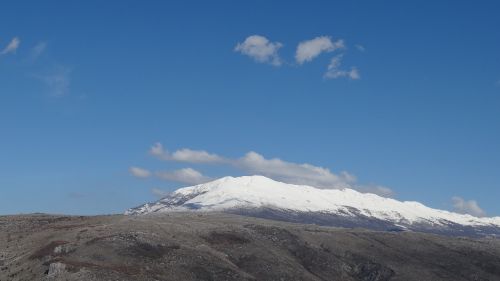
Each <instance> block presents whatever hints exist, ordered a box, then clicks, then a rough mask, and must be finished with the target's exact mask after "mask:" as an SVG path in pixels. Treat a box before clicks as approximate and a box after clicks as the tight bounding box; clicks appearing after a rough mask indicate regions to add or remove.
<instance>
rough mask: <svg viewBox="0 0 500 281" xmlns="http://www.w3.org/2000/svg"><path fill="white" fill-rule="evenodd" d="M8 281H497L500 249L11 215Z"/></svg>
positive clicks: (457, 240)
mask: <svg viewBox="0 0 500 281" xmlns="http://www.w3.org/2000/svg"><path fill="white" fill-rule="evenodd" d="M381 228H382V229H385V226H383V227H381ZM0 280H2V281H3V280H6V281H7V280H8V281H11V280H70V281H71V280H86V281H87V280H89V281H92V280H120V281H121V280H124V281H127V280H136V281H141V280H162V281H163V280H164V281H166V280H217V281H219V280H286V281H288V280H297V281H298V280H316V281H317V280H347V281H355V280H363V281H385V280H391V281H398V280H400V281H403V280H404V281H412V280H419V281H420V280H433V281H434V280H453V281H465V280H482V281H483V280H490V281H495V280H500V241H499V240H498V239H496V238H482V239H473V238H463V237H449V236H440V235H434V234H424V233H415V232H409V231H405V232H398V231H368V230H362V229H344V228H332V227H320V226H315V225H303V224H293V223H285V222H279V221H270V220H264V219H257V218H250V217H244V216H238V215H230V214H216V213H212V214H195V213H183V214H181V213H179V214H162V215H150V216H98V217H61V216H47V215H31V216H8V217H0Z"/></svg>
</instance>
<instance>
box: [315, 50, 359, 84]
mask: <svg viewBox="0 0 500 281" xmlns="http://www.w3.org/2000/svg"><path fill="white" fill-rule="evenodd" d="M342 58H343V54H340V55H336V56H334V57H333V58H332V59H331V60H330V64H329V65H328V68H327V71H326V73H325V75H324V77H325V78H327V79H337V78H342V77H346V78H349V79H351V80H357V79H360V78H361V76H360V74H359V71H358V69H357V68H356V67H351V69H350V70H343V69H340V66H341V65H342Z"/></svg>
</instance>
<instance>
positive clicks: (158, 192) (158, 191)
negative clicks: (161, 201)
mask: <svg viewBox="0 0 500 281" xmlns="http://www.w3.org/2000/svg"><path fill="white" fill-rule="evenodd" d="M151 193H153V195H155V196H156V197H159V198H164V197H166V196H167V195H169V194H170V192H168V191H165V190H162V189H158V188H152V189H151Z"/></svg>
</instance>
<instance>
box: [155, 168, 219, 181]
mask: <svg viewBox="0 0 500 281" xmlns="http://www.w3.org/2000/svg"><path fill="white" fill-rule="evenodd" d="M156 176H157V177H159V178H161V179H163V180H167V181H175V182H180V183H187V184H200V183H205V182H209V181H211V180H212V178H210V177H206V176H204V175H202V174H201V173H200V172H198V171H196V170H195V169H192V168H184V169H180V170H175V171H163V172H157V173H156Z"/></svg>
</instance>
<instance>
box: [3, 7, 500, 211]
mask: <svg viewBox="0 0 500 281" xmlns="http://www.w3.org/2000/svg"><path fill="white" fill-rule="evenodd" d="M404 2H405V3H401V1H313V2H311V1H307V2H306V1H303V2H299V1H294V2H292V1H287V3H285V2H278V1H276V3H275V4H272V3H270V1H251V2H250V1H247V2H244V3H243V2H241V1H239V2H238V3H236V1H216V2H211V3H208V1H178V2H177V3H175V2H174V1H148V2H147V3H144V2H143V1H120V2H119V3H118V2H116V1H115V2H112V1H107V3H104V2H103V1H72V2H71V4H70V3H67V1H66V2H65V1H43V2H41V1H15V2H12V1H11V2H9V3H4V4H3V5H2V9H0V26H2V28H1V30H0V53H1V54H0V129H1V131H0V214H13V213H20V212H23V213H28V212H50V213H68V214H100V213H117V212H122V211H123V210H125V209H126V208H128V207H132V206H136V205H139V204H141V203H144V202H146V201H152V200H155V199H156V198H157V197H156V195H155V193H158V192H159V191H158V190H161V191H169V190H173V189H175V188H176V187H180V186H185V185H188V183H191V182H198V181H204V180H208V179H211V178H216V177H220V176H225V175H235V176H237V175H245V174H254V173H260V174H266V173H267V175H268V176H271V177H274V178H277V179H281V180H284V181H291V182H303V181H307V180H311V184H318V185H321V187H325V186H327V185H328V184H330V183H331V184H332V186H340V185H344V184H345V185H349V186H352V187H353V188H357V189H359V190H365V191H366V190H385V191H388V190H390V191H391V192H392V194H391V196H394V197H395V198H397V199H400V200H416V201H420V202H422V203H424V204H426V205H429V206H431V207H435V208H442V209H449V210H453V209H454V208H455V209H456V210H457V211H462V212H476V213H477V212H485V213H486V214H487V215H500V204H498V198H500V176H499V175H500V171H499V169H500V147H499V144H500V52H499V50H500V32H499V31H498V27H499V26H500V17H498V14H499V13H500V4H499V3H498V1H475V2H472V1H439V3H436V1H413V2H411V1H404ZM254 35H258V36H260V37H250V36H254ZM249 37H250V39H249ZM246 40H249V41H246ZM252 40H253V41H252ZM265 40H267V41H265ZM300 43H304V44H308V45H302V46H303V47H304V46H305V47H304V48H302V49H301V51H299V52H298V49H300V48H298V46H299V44H300ZM238 44H239V45H238ZM238 46H240V47H238ZM298 53H300V54H298ZM329 66H330V72H328V67H329ZM353 71H354V72H353ZM327 73H329V74H327ZM158 143H161V146H160V145H159V144H158ZM151 148H153V151H151ZM155 148H156V150H154V149H155ZM160 148H161V149H160ZM182 149H185V150H182ZM176 151H177V152H176ZM152 152H153V153H152ZM154 152H156V153H154ZM249 152H250V153H249ZM272 159H274V160H272ZM200 162H201V163H200ZM303 163H308V164H309V165H306V166H304V165H300V164H303ZM136 168H140V169H136ZM134 169H135V170H134ZM288 170H293V171H297V174H296V175H294V177H292V176H290V175H287V174H286V171H288ZM311 173H312V174H311ZM322 173H323V174H322ZM319 174H321V175H323V176H324V175H326V176H325V177H322V178H318V175H319ZM134 175H135V176H134ZM141 176H142V177H141ZM295 176H296V177H295ZM354 176H355V178H356V179H354ZM152 191H154V192H152ZM453 197H455V198H454V199H453Z"/></svg>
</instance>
